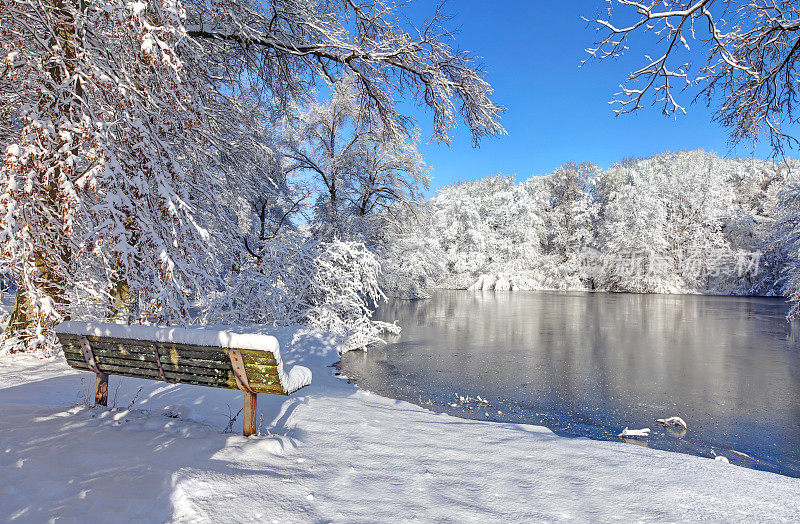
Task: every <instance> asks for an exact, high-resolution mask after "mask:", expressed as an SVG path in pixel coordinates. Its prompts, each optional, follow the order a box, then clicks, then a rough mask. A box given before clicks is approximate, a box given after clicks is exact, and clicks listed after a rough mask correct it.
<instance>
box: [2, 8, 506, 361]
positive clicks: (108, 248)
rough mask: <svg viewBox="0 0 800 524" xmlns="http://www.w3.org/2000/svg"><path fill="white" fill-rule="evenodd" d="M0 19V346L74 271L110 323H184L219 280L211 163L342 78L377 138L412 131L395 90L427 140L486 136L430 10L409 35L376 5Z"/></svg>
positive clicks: (30, 335) (484, 98) (467, 70)
mask: <svg viewBox="0 0 800 524" xmlns="http://www.w3.org/2000/svg"><path fill="white" fill-rule="evenodd" d="M0 19H2V20H3V22H2V24H0V67H1V68H2V73H1V74H0V78H2V80H1V81H0V82H2V86H3V87H4V92H3V95H2V96H3V101H6V100H9V101H10V103H9V104H7V105H5V106H4V111H11V112H12V114H11V115H10V116H9V115H6V114H5V113H4V114H3V115H2V118H3V122H2V124H0V127H2V133H0V136H2V137H3V140H4V141H6V142H5V143H4V144H3V145H4V146H6V149H5V152H4V159H3V166H2V170H1V171H0V188H1V190H2V194H0V249H2V254H3V257H4V259H5V263H6V265H7V267H12V268H14V270H15V272H16V273H17V274H18V278H19V286H18V289H19V291H18V293H17V304H16V305H15V311H14V315H13V319H12V322H11V323H10V326H9V329H8V330H7V331H6V334H7V335H8V334H9V333H12V334H16V335H19V336H21V337H22V338H23V339H24V340H25V341H26V342H27V343H28V344H30V345H33V346H41V345H47V343H48V342H47V341H48V336H49V333H50V331H49V328H50V327H51V326H52V325H53V324H54V323H56V322H58V321H59V320H60V319H62V318H64V317H65V316H68V315H69V303H70V297H71V296H72V295H74V294H75V293H76V288H75V285H76V282H77V281H78V280H79V276H78V274H79V272H80V271H81V268H86V267H92V268H93V271H97V270H99V271H100V275H101V276H100V277H99V278H90V279H87V280H86V282H89V284H90V286H91V287H92V289H90V290H88V291H89V292H88V295H89V296H94V297H95V298H96V299H97V300H110V303H111V305H112V309H122V310H126V311H128V310H131V311H133V312H134V315H135V317H136V318H138V319H139V320H142V321H144V320H159V321H188V320H189V305H190V303H191V302H192V301H194V300H196V299H198V298H203V295H204V294H205V293H208V292H209V290H212V289H216V287H217V285H218V284H219V283H220V275H219V271H218V269H219V268H218V267H217V266H218V265H219V262H220V259H219V258H218V257H217V256H216V255H217V247H219V246H225V245H226V244H230V242H231V241H232V239H230V238H227V239H226V238H224V235H225V234H226V231H235V230H236V229H235V228H228V227H227V226H226V225H224V224H220V221H221V220H222V219H225V220H227V218H229V216H230V213H229V212H225V211H223V210H220V209H219V206H220V204H221V202H220V199H219V195H220V194H222V193H224V187H225V186H226V184H227V183H229V180H228V178H229V177H235V176H236V175H237V174H239V175H241V173H237V171H238V170H237V169H226V166H227V167H231V166H238V167H242V166H244V165H245V164H246V162H244V161H238V162H237V159H246V158H249V157H252V155H253V152H257V151H259V150H260V149H259V147H260V145H259V141H258V140H254V139H253V137H252V136H251V134H250V133H249V130H250V129H249V127H248V123H249V122H250V121H251V118H250V117H249V113H248V110H252V109H253V108H254V107H256V108H261V107H263V106H268V107H270V108H272V109H273V110H275V111H278V112H281V111H283V112H284V114H285V112H286V111H288V110H289V108H290V107H292V105H293V104H294V103H296V102H297V101H302V100H309V99H310V98H311V97H312V96H313V87H314V85H315V83H319V82H320V81H321V82H333V81H335V79H336V77H337V76H341V75H344V74H345V73H346V74H348V75H352V76H353V77H354V78H355V81H354V86H355V90H356V92H357V93H358V95H357V100H358V102H359V104H360V106H361V113H362V114H364V115H367V116H368V117H369V118H370V119H371V120H372V121H376V122H377V121H380V122H381V124H382V125H383V127H384V128H385V129H387V130H388V132H390V133H392V134H394V135H398V136H399V135H403V134H406V135H407V134H409V133H411V129H412V127H411V126H412V124H413V122H412V121H411V120H410V119H409V118H407V117H405V116H403V115H402V114H400V113H399V112H398V110H397V109H396V104H395V99H394V95H395V93H397V92H398V90H400V91H404V92H409V93H413V94H415V95H417V97H418V98H417V101H418V102H419V103H420V104H421V105H424V106H427V107H428V108H429V109H430V110H431V111H432V112H433V115H434V135H435V137H436V138H438V139H439V140H443V141H446V140H447V133H448V131H449V130H450V129H452V127H453V126H454V125H455V124H456V122H457V121H458V120H459V119H461V120H462V121H464V122H465V123H466V124H467V126H468V127H469V129H470V131H471V133H472V136H473V138H474V140H475V141H476V142H477V141H479V140H480V138H481V137H483V136H485V135H487V134H489V135H491V134H497V133H500V132H502V128H501V127H500V124H499V121H498V115H499V113H500V112H501V110H502V108H500V107H499V106H497V105H496V104H494V103H493V102H492V101H491V99H490V95H491V88H490V86H489V85H488V84H487V83H486V82H485V81H484V80H483V78H482V73H481V71H480V70H478V69H476V68H475V67H474V66H473V64H472V62H471V59H470V57H469V56H468V55H466V54H464V53H460V52H458V53H457V52H454V51H452V50H451V49H450V47H449V45H448V37H449V34H448V33H447V32H446V31H445V30H443V29H442V28H441V22H443V20H444V17H443V15H442V14H441V12H439V11H438V10H436V11H435V12H434V14H433V18H432V19H431V21H430V23H429V24H425V25H424V26H422V28H421V29H419V30H416V29H415V28H413V27H410V26H409V24H408V22H407V21H406V19H405V18H404V17H403V13H402V6H398V5H395V4H392V3H388V2H383V1H376V2H371V3H369V4H355V3H353V2H348V1H343V2H327V1H314V2H308V1H305V0H287V1H284V0H281V1H265V2H260V1H249V0H233V1H229V2H217V1H206V0H185V1H183V2H182V1H180V0H153V1H150V2H136V1H125V0H94V1H88V0H84V1H73V0H5V1H2V2H0ZM411 35H415V36H413V37H412V36H411ZM9 86H11V87H9ZM6 89H12V90H13V92H8V91H6ZM227 144H234V145H236V147H237V148H238V150H239V151H249V152H250V154H247V155H239V154H238V153H237V154H234V155H233V156H232V155H230V154H228V155H227V156H226V149H228V147H227ZM260 144H261V145H263V143H260ZM227 152H228V153H229V151H227ZM256 155H257V153H256ZM245 174H246V175H248V176H249V175H251V174H252V172H247V171H246V170H245ZM223 181H224V182H225V183H222V182H223ZM233 185H236V184H233ZM228 234H230V233H228ZM217 235H220V236H221V237H217ZM223 258H224V257H223ZM103 297H105V298H103Z"/></svg>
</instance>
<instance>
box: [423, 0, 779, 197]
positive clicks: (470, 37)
mask: <svg viewBox="0 0 800 524" xmlns="http://www.w3.org/2000/svg"><path fill="white" fill-rule="evenodd" d="M431 4H433V2H429V1H427V0H420V1H418V2H416V4H415V7H414V9H415V11H416V12H418V13H420V14H421V13H428V12H430V9H431V8H432V6H431ZM604 5H605V2H603V1H602V0H576V1H564V2H542V1H539V0H531V1H524V0H517V1H513V0H451V2H450V3H449V4H448V5H447V11H448V12H449V13H450V14H452V15H455V18H454V20H452V22H451V23H450V27H453V28H457V29H458V30H459V32H458V33H457V34H456V42H455V43H456V45H457V46H458V48H460V49H466V50H469V51H471V52H472V53H473V54H474V55H478V56H480V57H482V58H481V63H482V65H483V68H484V69H485V70H486V72H487V79H488V80H489V82H490V83H491V84H492V86H493V87H494V89H495V100H496V101H497V102H498V103H500V104H501V105H503V106H505V107H506V108H507V109H508V111H507V112H506V113H504V115H503V117H502V123H503V125H504V127H505V128H506V130H507V131H508V135H507V136H503V137H500V138H493V139H487V140H485V141H484V142H483V143H482V144H481V147H480V148H479V149H473V148H472V146H471V140H470V138H469V135H468V133H467V130H466V129H465V128H463V127H461V128H460V129H459V130H458V132H456V133H455V135H454V140H453V143H452V145H451V147H450V148H448V147H447V146H444V145H437V144H436V143H428V142H427V141H428V137H429V136H430V129H431V115H430V114H429V113H424V114H419V115H418V116H419V123H420V126H421V128H422V130H423V140H424V142H425V143H423V146H422V153H423V155H424V157H425V159H426V160H427V162H428V163H429V165H430V166H431V167H432V175H433V181H432V183H431V190H430V191H428V192H427V193H428V195H431V194H433V193H435V191H436V190H437V189H439V188H441V187H443V186H445V185H447V184H450V183H452V182H455V181H458V180H473V179H477V178H482V177H484V176H487V175H489V174H493V173H503V174H513V175H516V177H517V180H518V181H519V180H524V179H527V178H528V177H530V176H532V175H540V174H545V173H549V172H550V171H552V170H553V169H555V168H556V167H558V166H559V165H561V164H563V163H565V162H569V161H578V162H581V161H592V162H595V163H597V164H599V165H600V166H602V167H607V166H609V165H610V164H612V163H614V162H616V161H618V160H620V159H622V158H624V157H627V156H650V155H652V154H655V153H659V152H662V151H667V150H676V149H697V148H703V149H706V150H709V151H714V152H716V153H718V154H720V155H722V156H750V155H754V156H757V157H766V156H769V150H768V148H767V147H766V146H761V147H759V148H758V149H757V150H756V151H755V153H753V151H752V150H751V148H750V147H740V148H739V149H737V150H731V148H730V146H729V145H728V143H727V136H728V135H727V132H726V131H725V130H724V129H722V128H721V127H719V126H718V125H716V124H713V123H711V110H709V109H707V108H706V107H705V104H703V103H695V104H691V105H688V104H689V102H691V99H692V95H687V96H686V97H684V101H685V102H687V104H685V105H686V106H687V109H688V115H685V116H679V117H678V118H677V119H676V118H675V117H666V116H663V115H662V114H661V113H660V110H659V109H658V108H656V107H652V108H647V109H645V110H643V111H640V112H639V113H638V114H636V115H623V116H620V117H615V116H614V114H613V112H612V109H611V106H609V105H608V103H607V102H608V101H609V100H610V99H611V98H612V96H613V94H614V93H616V92H617V91H618V86H619V84H620V83H621V82H622V81H623V80H624V79H625V78H626V76H627V74H628V73H629V72H630V71H631V70H632V69H633V68H634V67H635V66H637V65H641V64H640V62H641V59H642V53H643V50H642V49H632V50H631V51H629V52H628V55H627V58H624V59H622V60H620V61H607V62H594V63H589V64H587V65H586V66H584V67H582V68H581V67H579V65H580V62H581V60H582V59H583V58H584V57H585V56H586V53H585V51H584V49H585V48H586V47H588V46H589V45H590V44H591V43H592V42H593V39H594V37H595V36H596V35H595V31H594V29H592V28H591V27H589V26H587V24H586V22H584V21H583V20H581V15H585V16H588V17H591V16H592V15H594V14H596V13H597V10H598V9H599V8H603V6H604Z"/></svg>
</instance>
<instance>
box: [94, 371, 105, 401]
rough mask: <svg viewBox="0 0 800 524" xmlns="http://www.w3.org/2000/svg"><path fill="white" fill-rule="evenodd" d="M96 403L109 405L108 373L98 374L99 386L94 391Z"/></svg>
mask: <svg viewBox="0 0 800 524" xmlns="http://www.w3.org/2000/svg"><path fill="white" fill-rule="evenodd" d="M94 405H95V406H97V405H100V406H108V375H106V374H105V373H98V374H97V387H96V388H95V391H94Z"/></svg>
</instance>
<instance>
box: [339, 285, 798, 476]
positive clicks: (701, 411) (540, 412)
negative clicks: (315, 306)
mask: <svg viewBox="0 0 800 524" xmlns="http://www.w3.org/2000/svg"><path fill="white" fill-rule="evenodd" d="M787 312H788V307H787V305H786V303H785V301H783V300H780V299H769V298H753V297H713V296H677V295H627V294H607V293H592V294H587V293H535V292H530V293H527V292H511V293H502V292H498V293H493V292H484V293H472V292H466V291H452V292H450V291H448V292H439V293H436V294H435V295H434V297H433V298H432V299H431V300H424V301H402V300H392V301H390V302H389V303H388V304H386V305H384V306H382V307H381V308H380V309H379V310H378V313H377V316H378V317H379V318H380V319H381V320H386V321H394V320H397V321H399V324H400V325H401V326H402V327H403V333H402V334H401V335H400V337H398V338H396V339H394V340H392V341H390V344H388V345H385V346H380V347H375V348H372V349H370V350H369V351H368V352H366V353H364V352H351V353H347V354H345V355H344V356H343V357H342V363H341V366H342V369H343V372H344V374H345V375H347V376H348V377H350V378H351V379H353V380H354V381H355V382H356V383H357V384H359V386H361V387H363V388H365V389H367V390H370V391H374V392H376V393H379V394H382V395H386V396H390V397H394V398H400V399H403V400H408V401H410V402H414V403H416V404H419V405H423V406H426V407H428V408H430V409H432V410H435V411H442V412H447V413H451V414H454V415H457V416H460V417H466V418H473V419H482V420H490V421H502V422H523V423H529V424H539V425H543V426H547V427H549V428H550V429H552V430H553V431H555V432H556V433H558V434H560V435H567V436H582V437H590V438H594V439H599V440H617V441H619V440H620V439H619V438H618V437H617V435H618V434H619V433H620V432H621V431H622V429H623V428H625V427H626V426H627V427H629V428H631V429H640V428H645V427H647V428H650V429H651V433H650V436H649V437H647V438H644V439H641V440H639V441H635V442H632V443H636V444H639V445H647V446H650V447H653V448H658V449H665V450H671V451H679V452H684V453H691V454H694V455H700V456H705V457H713V456H714V455H723V456H725V457H726V458H728V460H730V462H732V463H734V464H739V465H743V466H747V467H753V468H757V469H762V470H766V471H772V472H776V473H781V474H785V475H791V476H794V477H800V348H799V346H798V342H797V337H796V333H794V332H793V330H794V329H797V327H796V326H793V325H792V324H790V323H788V322H787V321H786V313H787ZM670 416H679V417H681V418H683V419H684V420H685V421H686V423H687V424H688V430H687V431H685V432H683V431H681V430H680V428H664V427H662V426H660V425H659V424H657V423H656V419H658V418H666V417H670Z"/></svg>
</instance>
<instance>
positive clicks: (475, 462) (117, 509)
mask: <svg viewBox="0 0 800 524" xmlns="http://www.w3.org/2000/svg"><path fill="white" fill-rule="evenodd" d="M273 333H275V335H276V336H277V338H278V340H279V341H280V345H281V348H282V350H283V353H284V358H285V359H286V360H287V361H290V360H291V361H294V362H297V363H301V364H303V365H306V366H308V367H310V368H311V369H312V370H313V371H314V372H315V375H316V378H315V381H314V383H313V384H311V385H310V386H309V387H308V388H306V389H303V390H302V392H300V393H299V394H297V395H295V396H292V397H284V396H278V395H260V396H259V408H260V410H261V413H262V414H263V426H262V428H261V435H262V436H260V437H250V438H245V437H241V436H239V435H236V433H239V432H240V431H241V424H240V420H239V421H238V423H239V424H238V427H236V426H234V427H233V428H232V430H231V431H232V433H233V435H226V434H222V431H223V428H225V427H226V425H228V420H229V417H230V416H231V415H230V413H231V412H230V411H229V406H236V407H234V408H233V409H232V411H233V413H235V411H236V409H237V407H238V406H239V405H241V393H240V392H237V391H233V390H225V389H213V388H204V387H199V386H189V385H174V384H164V383H159V382H154V381H148V380H138V379H132V378H122V379H120V378H119V377H111V380H112V384H111V388H110V393H109V402H110V403H111V404H116V405H117V406H118V407H116V408H114V407H111V408H108V409H102V408H91V409H90V408H86V407H78V408H71V407H70V405H71V404H73V403H74V399H76V397H78V398H80V397H82V396H83V395H84V394H85V390H86V389H91V387H93V385H94V384H93V379H92V377H91V375H90V374H89V373H80V372H77V371H74V370H71V369H70V368H68V367H67V365H66V364H64V363H63V362H58V361H54V360H38V359H34V358H31V357H28V356H20V357H0V428H2V431H0V476H1V477H2V479H3V482H1V483H0V521H11V522H47V521H49V520H58V521H64V522H87V521H115V522H129V521H139V522H165V521H171V522H176V521H177V522H219V521H221V522H227V521H230V520H232V519H233V520H237V521H244V520H248V521H249V520H253V521H256V520H258V521H270V520H275V521H279V522H397V521H412V522H477V521H481V522H486V521H489V522H501V521H502V522H539V521H564V520H577V521H590V522H597V521H602V522H605V521H637V522H638V521H665V522H675V521H681V522H686V521H699V520H706V521H708V520H710V521H727V522H731V521H758V522H764V521H793V520H796V517H797V515H798V514H800V480H798V479H794V478H789V477H784V476H780V475H775V474H772V473H766V472H763V471H755V470H749V469H745V468H741V467H738V466H733V465H731V464H725V463H724V462H722V461H721V460H720V461H715V460H714V459H713V458H711V457H709V458H702V457H694V456H689V455H681V454H677V453H670V452H666V451H658V450H653V449H647V448H644V447H639V446H632V445H626V444H621V443H614V442H600V441H592V440H587V439H570V438H565V437H560V436H557V435H554V434H553V433H552V432H550V431H549V430H547V429H546V428H542V427H537V426H530V425H524V424H504V423H490V422H484V421H475V420H465V419H459V418H455V417H452V416H449V415H445V414H435V413H432V412H430V411H427V410H425V409H423V408H420V407H418V406H414V405H412V404H409V403H406V402H400V401H395V400H391V399H387V398H383V397H380V396H378V395H373V394H368V393H366V392H364V391H361V390H359V389H358V388H356V387H355V386H354V385H352V384H349V383H347V381H345V380H341V379H340V378H337V377H335V376H334V374H333V370H332V369H331V367H330V366H331V365H332V364H333V363H334V362H336V360H337V359H338V353H337V351H336V347H335V346H334V345H333V344H330V343H329V341H328V340H327V339H326V338H324V337H319V338H318V339H313V338H311V337H310V336H309V337H305V338H303V339H298V343H297V344H295V345H292V344H291V340H292V338H293V333H291V332H284V333H282V332H279V331H273ZM82 379H83V380H84V383H82ZM117 389H118V391H117ZM259 418H260V417H259Z"/></svg>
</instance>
